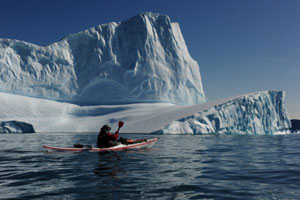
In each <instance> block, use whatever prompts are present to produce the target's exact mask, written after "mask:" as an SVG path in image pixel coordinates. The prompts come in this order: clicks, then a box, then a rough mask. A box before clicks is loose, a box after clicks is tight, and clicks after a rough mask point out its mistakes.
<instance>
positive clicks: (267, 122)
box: [157, 91, 291, 134]
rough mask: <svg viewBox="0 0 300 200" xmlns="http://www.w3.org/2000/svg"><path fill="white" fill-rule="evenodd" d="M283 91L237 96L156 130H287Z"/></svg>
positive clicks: (170, 131) (180, 131)
mask: <svg viewBox="0 0 300 200" xmlns="http://www.w3.org/2000/svg"><path fill="white" fill-rule="evenodd" d="M284 97H285V93H284V92H281V91H280V92H275V91H265V92H259V93H253V94H249V95H245V96H241V97H238V98H235V99H232V100H229V101H227V102H224V103H221V104H218V105H215V106H213V107H211V108H210V109H207V110H204V111H201V112H197V113H195V114H193V115H190V116H186V117H184V118H181V119H178V120H175V121H173V122H172V123H170V124H169V125H167V126H166V127H165V128H164V129H162V130H160V131H157V132H158V133H170V134H209V133H217V134H273V133H276V132H280V131H285V130H288V129H289V128H290V127H291V122H290V120H289V117H288V113H287V109H286V107H285V103H284Z"/></svg>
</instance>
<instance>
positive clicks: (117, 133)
mask: <svg viewBox="0 0 300 200" xmlns="http://www.w3.org/2000/svg"><path fill="white" fill-rule="evenodd" d="M114 136H115V139H116V140H118V137H119V131H117V132H116V133H115V135H114Z"/></svg>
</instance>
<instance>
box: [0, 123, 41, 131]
mask: <svg viewBox="0 0 300 200" xmlns="http://www.w3.org/2000/svg"><path fill="white" fill-rule="evenodd" d="M0 133H35V131H34V128H33V126H32V125H31V124H28V123H25V122H18V121H4V122H0Z"/></svg>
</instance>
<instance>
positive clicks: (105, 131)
mask: <svg viewBox="0 0 300 200" xmlns="http://www.w3.org/2000/svg"><path fill="white" fill-rule="evenodd" d="M110 130H111V128H110V126H108V125H104V126H102V128H101V132H102V133H109V131H110Z"/></svg>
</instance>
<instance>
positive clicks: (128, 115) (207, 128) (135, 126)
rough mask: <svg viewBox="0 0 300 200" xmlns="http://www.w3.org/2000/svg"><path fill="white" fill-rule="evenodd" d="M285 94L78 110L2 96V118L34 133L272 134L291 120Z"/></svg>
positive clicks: (62, 105)
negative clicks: (120, 125)
mask: <svg viewBox="0 0 300 200" xmlns="http://www.w3.org/2000/svg"><path fill="white" fill-rule="evenodd" d="M283 101H284V93H283V92H273V91H270V92H260V93H254V94H248V95H244V96H239V97H235V98H229V99H223V100H218V101H215V102H209V103H203V104H199V105H192V106H187V105H185V106H183V105H174V104H168V103H137V104H123V105H97V106H78V105H75V104H70V103H63V102H56V101H53V100H46V99H39V98H32V97H25V96H20V95H13V94H6V93H1V92H0V120H1V121H10V120H17V121H23V122H27V123H30V124H32V125H33V126H34V127H35V130H36V131H37V132H97V131H99V128H100V127H101V126H102V125H104V124H110V125H111V126H112V127H113V130H116V128H117V127H116V125H117V122H118V121H119V120H121V121H124V122H125V126H124V127H123V128H122V133H173V134H178V133H179V134H205V133H208V134H209V133H236V134H272V133H275V132H277V133H278V132H280V131H281V132H284V131H285V130H286V129H288V128H289V127H290V121H289V118H288V114H287V111H286V107H285V104H284V102H283Z"/></svg>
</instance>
